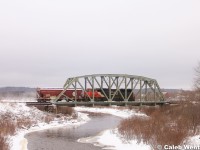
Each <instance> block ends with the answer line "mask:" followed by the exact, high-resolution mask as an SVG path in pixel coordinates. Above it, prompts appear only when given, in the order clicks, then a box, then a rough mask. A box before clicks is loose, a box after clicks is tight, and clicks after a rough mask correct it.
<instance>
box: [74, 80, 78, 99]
mask: <svg viewBox="0 0 200 150" xmlns="http://www.w3.org/2000/svg"><path fill="white" fill-rule="evenodd" d="M77 80H78V79H77V78H76V79H75V86H74V88H75V91H74V92H75V102H77Z"/></svg>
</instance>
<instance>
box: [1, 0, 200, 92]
mask: <svg viewBox="0 0 200 150" xmlns="http://www.w3.org/2000/svg"><path fill="white" fill-rule="evenodd" d="M0 52H1V53H0V86H30V87H61V86H63V84H64V82H65V81H66V79H67V78H68V77H72V76H79V75H86V74H97V73H103V74H108V73H116V74H131V75H141V76H146V77H150V78H155V79H157V81H158V83H159V84H160V86H161V88H183V89H189V88H191V87H192V82H193V77H194V67H195V66H196V65H197V63H198V61H200V1H199V0H167V1H162V0H17V1H16V0H0Z"/></svg>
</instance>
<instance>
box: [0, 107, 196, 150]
mask: <svg viewBox="0 0 200 150" xmlns="http://www.w3.org/2000/svg"><path fill="white" fill-rule="evenodd" d="M74 109H75V111H76V113H77V118H72V117H66V116H61V117H58V118H57V117H55V116H54V117H55V118H53V121H50V122H47V123H45V117H46V116H48V115H49V114H48V113H46V112H42V111H40V110H38V109H36V108H34V107H32V108H30V107H27V106H25V105H24V104H15V103H13V104H8V103H0V112H1V115H3V114H10V116H11V119H12V120H15V121H16V119H17V118H29V119H30V118H31V120H32V121H33V122H34V125H32V126H31V127H22V129H18V130H17V132H16V134H15V135H14V136H10V137H8V141H7V142H9V144H10V149H11V150H27V144H28V141H27V140H26V139H25V138H24V136H25V135H26V134H27V133H30V132H34V131H39V130H44V129H49V128H56V127H64V126H65V127H66V126H68V127H69V128H70V127H73V128H74V127H78V126H80V125H82V124H84V123H86V122H88V121H89V120H90V118H89V117H88V114H87V112H92V113H105V114H111V115H114V116H118V117H121V118H128V117H131V116H137V117H148V116H146V115H145V114H143V113H141V112H139V111H136V110H133V109H132V110H130V109H127V108H121V107H114V106H113V107H98V108H96V107H75V108H74ZM82 112H84V113H82ZM78 142H81V143H91V144H94V145H96V146H100V147H102V148H104V149H106V148H109V149H115V150H124V149H126V150H132V149H144V150H146V149H151V147H150V146H149V145H146V144H144V143H140V144H138V143H137V141H136V140H132V141H129V142H127V141H125V140H123V138H122V136H121V135H120V134H119V133H118V129H117V128H116V129H108V130H105V131H102V132H101V133H99V134H98V135H96V136H94V137H85V138H81V139H79V140H78ZM187 143H188V144H190V145H191V144H195V145H198V144H199V136H198V137H197V136H196V137H190V138H188V140H187Z"/></svg>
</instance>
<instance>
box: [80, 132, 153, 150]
mask: <svg viewBox="0 0 200 150" xmlns="http://www.w3.org/2000/svg"><path fill="white" fill-rule="evenodd" d="M78 142H80V143H93V144H94V145H95V146H99V147H102V148H103V149H113V150H133V149H139V150H150V149H151V147H150V146H149V145H146V144H144V143H137V140H132V141H129V142H127V141H124V140H123V139H122V138H121V137H120V134H119V133H118V131H117V129H114V130H112V129H111V130H106V131H103V132H101V133H100V134H99V135H97V136H95V137H87V138H81V139H79V140H78Z"/></svg>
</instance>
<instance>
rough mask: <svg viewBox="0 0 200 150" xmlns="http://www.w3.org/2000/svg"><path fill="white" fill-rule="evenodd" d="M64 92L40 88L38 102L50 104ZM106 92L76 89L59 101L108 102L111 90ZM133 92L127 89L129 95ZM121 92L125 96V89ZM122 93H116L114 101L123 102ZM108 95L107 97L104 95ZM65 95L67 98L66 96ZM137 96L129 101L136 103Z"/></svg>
mask: <svg viewBox="0 0 200 150" xmlns="http://www.w3.org/2000/svg"><path fill="white" fill-rule="evenodd" d="M62 91H63V89H62V88H38V89H37V101H38V102H48V101H50V100H53V99H56V97H57V96H58V95H59V94H60V93H61V92H62ZM103 91H104V92H102V90H101V89H95V90H94V92H93V90H91V89H87V90H86V91H83V90H82V89H76V93H75V90H74V89H67V90H66V91H65V92H64V94H63V95H62V96H61V97H60V98H59V99H58V101H62V100H65V101H74V100H75V99H76V100H77V101H89V100H90V99H92V98H93V95H94V99H95V100H96V101H106V100H107V99H106V96H108V95H109V89H103ZM115 91H116V90H114V89H111V96H113V94H114V93H115ZM131 91H132V90H129V89H127V95H130V94H131ZM120 92H121V94H122V95H124V94H125V89H120ZM120 92H119V91H118V92H116V93H115V96H114V98H113V101H122V100H123V98H122V96H121V94H120ZM104 94H106V95H104ZM64 95H65V96H64ZM134 100H135V95H134V94H133V93H132V94H131V96H130V98H129V101H134Z"/></svg>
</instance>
